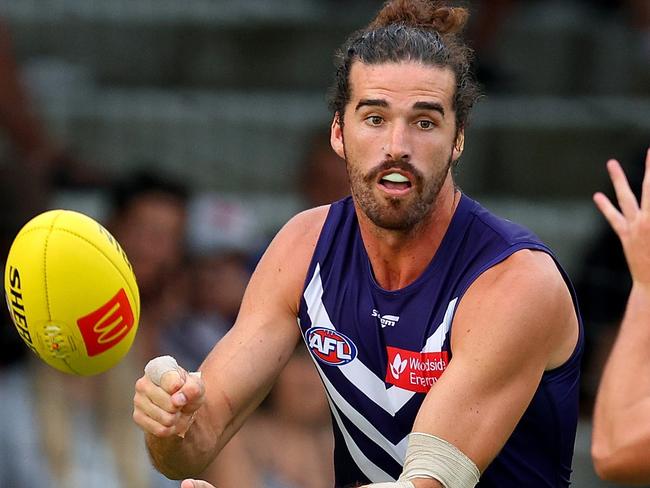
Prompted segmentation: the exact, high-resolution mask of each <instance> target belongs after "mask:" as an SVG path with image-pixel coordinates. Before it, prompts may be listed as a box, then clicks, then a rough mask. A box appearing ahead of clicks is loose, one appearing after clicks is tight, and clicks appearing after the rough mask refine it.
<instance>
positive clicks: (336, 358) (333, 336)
mask: <svg viewBox="0 0 650 488" xmlns="http://www.w3.org/2000/svg"><path fill="white" fill-rule="evenodd" d="M305 338H306V340H307V346H308V347H309V350H310V351H311V352H312V354H313V355H314V356H316V359H318V360H319V361H320V362H322V363H325V364H329V365H330V366H341V365H343V364H347V363H349V362H350V361H352V360H353V359H354V358H355V357H357V346H355V345H354V342H352V340H351V339H350V338H348V337H346V336H345V335H343V334H341V333H340V332H337V331H336V330H334V329H329V328H327V327H311V328H310V329H308V330H307V332H305Z"/></svg>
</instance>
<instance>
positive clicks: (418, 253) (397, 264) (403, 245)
mask: <svg viewBox="0 0 650 488" xmlns="http://www.w3.org/2000/svg"><path fill="white" fill-rule="evenodd" d="M460 197H461V193H460V191H456V190H455V189H454V188H453V187H452V188H449V189H447V188H443V190H442V191H441V194H440V195H439V198H438V201H437V202H436V205H435V207H434V210H433V211H432V212H431V214H430V215H429V216H428V217H427V218H426V219H425V220H423V221H422V222H421V223H420V224H418V226H417V227H415V228H414V229H413V230H412V231H410V232H408V233H404V232H399V231H391V230H387V229H381V228H379V227H377V226H376V225H375V224H373V223H372V222H371V221H370V220H369V219H368V218H367V217H366V216H365V215H363V214H362V211H360V210H359V209H357V215H358V216H359V227H360V231H361V236H362V238H363V243H364V246H365V248H366V252H367V253H368V258H369V259H370V264H371V266H372V270H373V273H374V276H375V280H376V281H377V283H378V284H379V285H380V286H381V287H382V288H384V289H386V290H399V289H401V288H404V287H406V286H408V285H409V284H411V283H413V282H414V281H415V280H416V279H417V278H418V277H419V276H420V275H421V274H422V273H423V272H424V270H425V269H426V267H427V266H428V265H429V263H430V262H431V260H432V259H433V257H434V256H435V254H436V252H437V251H438V248H439V247H440V243H441V242H442V239H443V238H444V236H445V234H446V232H447V229H448V227H449V224H450V222H451V219H452V217H453V215H454V212H455V210H456V207H457V206H458V202H459V201H460Z"/></svg>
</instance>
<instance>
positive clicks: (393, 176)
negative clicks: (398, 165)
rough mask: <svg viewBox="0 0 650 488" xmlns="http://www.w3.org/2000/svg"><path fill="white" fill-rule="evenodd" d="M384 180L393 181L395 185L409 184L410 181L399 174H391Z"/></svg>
mask: <svg viewBox="0 0 650 488" xmlns="http://www.w3.org/2000/svg"><path fill="white" fill-rule="evenodd" d="M382 179H383V180H388V181H392V182H393V183H408V181H409V179H408V178H407V177H406V176H404V175H401V174H399V173H391V174H389V175H386V176H384V177H383V178H382Z"/></svg>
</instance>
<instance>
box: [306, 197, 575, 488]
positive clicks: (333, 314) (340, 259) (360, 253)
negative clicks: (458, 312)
mask: <svg viewBox="0 0 650 488" xmlns="http://www.w3.org/2000/svg"><path fill="white" fill-rule="evenodd" d="M520 249H535V250H539V251H543V252H547V253H549V254H551V252H550V250H549V249H548V248H547V247H546V246H545V245H544V244H542V243H541V242H540V241H539V239H538V238H537V237H536V236H535V235H533V234H532V233H531V232H530V231H528V230H526V229H524V228H523V227H521V226H519V225H516V224H514V223H512V222H509V221H507V220H504V219H500V218H498V217H496V216H494V215H492V214H491V213H489V212H488V211H487V210H485V209H484V208H483V207H481V206H480V205H479V204H478V203H476V202H475V201H473V200H471V199H470V198H468V197H467V196H465V195H463V196H462V198H461V201H460V203H459V205H458V208H457V209H456V212H455V214H454V216H453V218H452V221H451V223H450V225H449V229H448V230H447V233H446V235H445V237H444V239H443V241H442V243H441V245H440V248H439V249H438V251H437V253H436V255H435V257H434V258H433V260H432V261H431V263H430V264H429V265H428V266H427V268H426V270H425V271H424V272H423V274H422V275H421V276H420V277H419V278H418V279H417V280H416V281H415V282H413V283H411V284H410V285H408V286H407V287H405V288H403V289H401V290H397V291H386V290H384V289H382V288H381V287H380V286H378V285H377V283H376V282H375V280H374V277H373V273H372V270H371V267H370V262H369V260H368V256H367V254H366V251H365V248H364V246H363V242H362V240H361V235H360V233H359V226H358V222H357V218H356V215H355V212H354V206H353V203H352V200H351V198H349V197H348V198H347V199H344V200H341V201H340V202H337V203H334V204H333V205H332V206H331V208H330V211H329V214H328V216H327V220H326V221H325V225H324V227H323V230H322V232H321V235H320V238H319V240H318V244H317V246H316V250H315V252H314V256H313V258H312V261H311V264H310V266H309V272H308V275H307V279H306V282H305V289H304V293H303V297H302V300H301V305H300V312H299V323H300V327H301V330H302V334H303V338H304V340H305V343H306V344H307V346H308V348H309V350H310V352H311V354H312V357H313V359H314V362H315V364H316V367H317V369H318V372H319V374H320V376H321V379H322V380H323V383H324V385H325V389H326V392H327V398H328V400H329V404H330V409H331V413H332V423H333V426H334V437H335V450H334V464H335V470H336V487H339V488H341V487H351V486H358V485H360V484H365V483H369V482H378V481H390V480H395V479H397V477H398V476H399V474H400V472H401V470H402V464H403V461H404V454H405V451H406V445H407V435H408V434H409V432H411V429H412V426H413V421H414V419H415V415H416V414H417V412H418V409H419V408H420V405H421V404H422V401H423V399H424V396H425V394H426V392H427V391H428V390H429V389H430V388H431V387H435V386H434V384H435V382H436V381H437V379H438V378H439V377H440V375H442V374H443V373H444V370H445V368H446V366H447V364H448V362H449V361H450V360H451V358H452V354H453V351H452V350H451V347H450V331H451V327H452V325H453V318H454V312H455V307H456V303H457V302H458V300H459V299H460V298H461V297H462V296H463V294H464V293H465V291H466V290H467V288H468V287H469V286H470V285H471V284H472V282H473V281H474V280H475V279H476V278H477V277H478V276H479V275H480V274H481V273H482V272H484V271H485V270H486V269H488V268H490V267H491V266H494V265H495V264H498V263H499V262H501V261H503V260H504V259H506V258H507V257H508V256H510V255H511V254H512V253H514V252H516V251H518V250H520ZM558 267H559V265H558ZM560 269H561V268H560ZM562 274H563V275H564V278H565V280H566V282H567V286H568V287H569V289H570V290H571V293H572V295H573V297H574V304H575V294H574V292H573V288H572V286H571V284H570V283H569V279H568V277H567V276H566V274H565V273H564V271H562ZM576 313H577V305H576ZM580 329H581V331H580V339H579V343H578V346H577V347H576V349H575V351H574V353H573V355H572V356H571V358H570V359H569V360H568V361H567V362H566V363H565V364H564V365H562V366H560V367H559V368H557V369H555V370H553V371H548V372H546V373H544V375H543V377H542V380H541V382H540V384H539V387H538V388H537V391H536V392H535V396H534V397H533V399H532V401H531V404H530V406H529V407H528V409H527V410H526V412H525V413H524V415H523V417H522V419H521V421H520V422H519V424H518V425H517V427H516V428H515V431H514V432H513V434H512V436H511V437H510V439H509V440H508V441H507V443H506V445H505V446H504V448H503V449H502V451H501V452H500V453H499V455H498V456H497V457H496V459H495V460H494V461H493V462H492V463H491V465H490V466H489V467H488V468H487V470H486V471H485V472H484V473H483V475H482V476H481V481H480V483H479V484H478V486H479V487H481V488H488V487H489V488H493V487H494V488H497V487H498V488H510V487H511V488H522V487H527V488H536V487H549V488H550V487H553V488H557V487H564V486H568V485H569V476H570V474H571V458H572V456H573V444H574V440H575V433H576V424H577V419H578V379H579V363H580V356H581V353H582V347H583V346H582V344H583V334H582V325H581V326H580ZM489 421H490V419H488V418H486V419H485V422H489Z"/></svg>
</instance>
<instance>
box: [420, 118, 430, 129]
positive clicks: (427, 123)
mask: <svg viewBox="0 0 650 488" xmlns="http://www.w3.org/2000/svg"><path fill="white" fill-rule="evenodd" d="M418 125H419V126H420V129H432V128H433V122H431V121H430V120H418Z"/></svg>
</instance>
